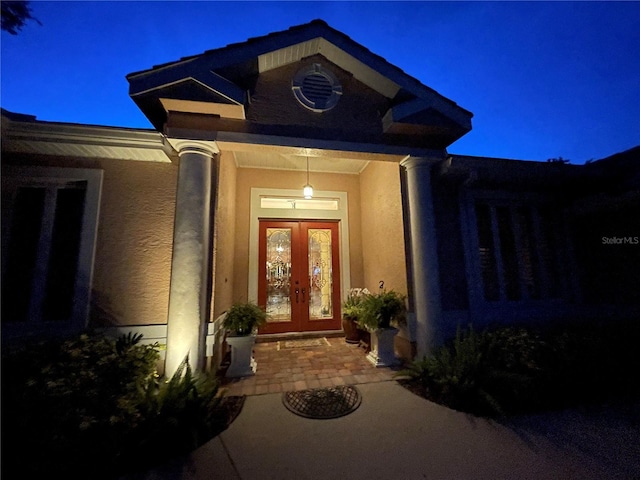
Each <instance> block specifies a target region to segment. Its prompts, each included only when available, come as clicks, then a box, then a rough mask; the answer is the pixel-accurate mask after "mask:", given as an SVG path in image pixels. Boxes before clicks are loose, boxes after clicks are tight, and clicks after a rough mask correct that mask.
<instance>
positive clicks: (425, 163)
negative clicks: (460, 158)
mask: <svg viewBox="0 0 640 480" xmlns="http://www.w3.org/2000/svg"><path fill="white" fill-rule="evenodd" d="M446 158H447V157H446V154H443V156H442V157H440V156H433V157H431V156H429V157H414V156H412V155H407V156H406V157H404V158H403V159H402V160H401V161H400V165H401V166H403V167H405V168H415V167H431V165H434V164H436V163H439V162H441V161H442V160H445V159H446Z"/></svg>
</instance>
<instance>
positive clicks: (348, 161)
mask: <svg viewBox="0 0 640 480" xmlns="http://www.w3.org/2000/svg"><path fill="white" fill-rule="evenodd" d="M233 154H234V157H235V160H236V166H237V167H238V168H264V169H270V170H296V171H301V170H302V171H306V169H307V157H306V156H302V155H295V154H285V153H277V152H253V151H235V152H233ZM308 158H309V171H310V172H324V173H340V174H353V175H357V174H359V173H361V172H362V171H363V170H364V169H365V167H366V166H367V165H368V164H369V161H368V160H359V159H353V158H341V157H326V156H323V157H308Z"/></svg>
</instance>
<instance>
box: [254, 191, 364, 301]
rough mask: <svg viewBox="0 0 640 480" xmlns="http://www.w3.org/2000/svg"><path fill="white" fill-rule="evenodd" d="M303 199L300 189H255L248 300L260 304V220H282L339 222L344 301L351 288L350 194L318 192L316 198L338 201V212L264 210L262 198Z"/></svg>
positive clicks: (342, 296)
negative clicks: (348, 196) (261, 203)
mask: <svg viewBox="0 0 640 480" xmlns="http://www.w3.org/2000/svg"><path fill="white" fill-rule="evenodd" d="M279 196H284V197H292V198H303V197H302V195H300V190H286V189H277V188H252V189H251V209H250V213H249V215H250V220H249V278H248V286H249V287H248V290H249V291H248V292H247V294H248V295H247V298H248V299H249V301H251V302H257V301H258V231H259V227H260V219H264V220H268V219H274V220H275V219H279V220H319V221H322V220H338V221H339V222H338V236H339V243H340V244H339V255H340V290H341V292H340V294H341V298H342V299H345V298H346V296H347V292H349V289H350V288H351V268H350V265H351V262H350V255H349V204H348V200H347V192H336V191H329V190H324V191H316V192H314V194H313V196H314V197H316V198H337V199H338V210H302V209H299V210H294V209H291V210H288V209H279V208H262V207H261V206H260V198H261V197H279Z"/></svg>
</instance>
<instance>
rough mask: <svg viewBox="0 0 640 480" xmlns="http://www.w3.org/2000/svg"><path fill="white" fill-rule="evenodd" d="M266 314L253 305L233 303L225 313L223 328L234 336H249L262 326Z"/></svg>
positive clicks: (265, 319)
mask: <svg viewBox="0 0 640 480" xmlns="http://www.w3.org/2000/svg"><path fill="white" fill-rule="evenodd" d="M266 321H267V313H266V312H265V311H264V310H263V309H262V308H260V307H259V306H258V305H255V304H253V303H250V302H247V303H234V304H233V305H232V306H231V308H230V309H229V310H228V311H227V314H226V315H225V317H224V320H223V326H224V328H226V329H227V330H230V331H231V332H233V333H235V334H236V335H250V334H251V332H253V330H254V329H255V328H258V327H260V326H261V325H264V324H265V323H266Z"/></svg>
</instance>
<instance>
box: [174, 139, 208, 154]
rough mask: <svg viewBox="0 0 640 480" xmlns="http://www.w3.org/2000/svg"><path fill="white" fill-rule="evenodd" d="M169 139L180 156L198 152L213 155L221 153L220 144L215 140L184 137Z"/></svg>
mask: <svg viewBox="0 0 640 480" xmlns="http://www.w3.org/2000/svg"><path fill="white" fill-rule="evenodd" d="M167 141H168V142H169V144H170V145H171V146H172V147H173V148H174V149H175V151H176V152H178V155H180V156H182V155H184V154H186V153H196V154H200V155H207V156H209V157H213V156H215V155H217V154H218V153H220V149H219V148H218V144H217V143H216V142H215V141H208V140H191V139H184V138H167Z"/></svg>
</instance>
